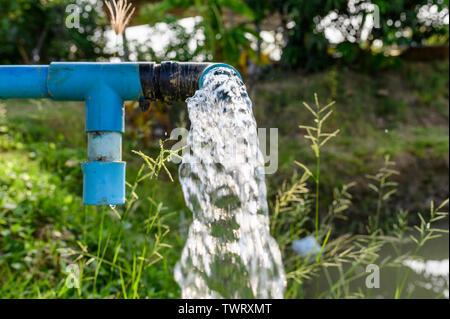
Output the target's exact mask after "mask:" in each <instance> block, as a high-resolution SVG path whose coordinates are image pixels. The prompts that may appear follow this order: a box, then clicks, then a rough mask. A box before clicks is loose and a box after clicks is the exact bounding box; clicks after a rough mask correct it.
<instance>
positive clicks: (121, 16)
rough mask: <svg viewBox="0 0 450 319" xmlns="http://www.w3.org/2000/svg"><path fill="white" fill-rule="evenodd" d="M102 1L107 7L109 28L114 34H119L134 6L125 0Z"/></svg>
mask: <svg viewBox="0 0 450 319" xmlns="http://www.w3.org/2000/svg"><path fill="white" fill-rule="evenodd" d="M104 2H105V5H106V7H107V8H108V12H109V16H110V20H109V23H110V24H111V28H112V29H113V30H114V32H115V33H116V35H121V34H122V33H123V32H124V30H125V28H126V26H127V25H128V23H129V22H130V19H131V17H132V16H133V13H134V11H135V8H134V7H133V5H132V4H131V3H128V1H127V0H112V1H110V0H105V1H104Z"/></svg>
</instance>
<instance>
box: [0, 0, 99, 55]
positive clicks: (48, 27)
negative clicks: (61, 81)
mask: <svg viewBox="0 0 450 319" xmlns="http://www.w3.org/2000/svg"><path fill="white" fill-rule="evenodd" d="M73 3H74V2H73V1H69V0H54V1H46V0H37V1H36V0H2V1H0V43H2V45H1V46H0V63H1V64H20V63H21V64H37V63H41V64H46V63H49V62H51V61H58V60H72V61H79V60H85V61H86V60H95V59H96V58H97V57H98V56H102V55H103V53H102V51H103V47H104V44H105V42H104V37H103V31H104V30H105V28H104V27H105V25H106V21H105V19H104V18H103V17H102V16H101V14H100V13H101V9H102V7H101V4H102V2H101V1H99V2H98V3H97V4H95V5H93V4H92V3H90V2H87V1H85V2H83V3H81V4H79V8H80V9H81V12H80V26H81V28H80V29H76V28H67V27H66V25H65V21H66V18H67V15H68V14H70V12H67V13H66V8H67V6H68V5H70V4H73ZM94 34H95V35H96V37H94ZM98 34H100V36H98ZM94 38H98V39H96V40H93V39H94Z"/></svg>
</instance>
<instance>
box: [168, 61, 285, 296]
mask: <svg viewBox="0 0 450 319" xmlns="http://www.w3.org/2000/svg"><path fill="white" fill-rule="evenodd" d="M187 105H188V112H189V118H190V120H191V128H190V131H189V134H188V138H187V144H188V146H189V148H190V152H189V154H186V155H184V156H183V160H182V163H181V165H180V167H179V176H180V182H181V186H182V189H183V193H184V198H185V201H186V204H187V206H188V207H189V209H190V210H191V211H192V212H193V215H194V220H193V222H192V224H191V226H190V228H189V234H188V238H187V241H186V244H185V247H184V249H183V252H182V256H181V259H180V261H179V262H178V263H177V265H176V267H175V280H176V281H177V282H178V284H179V285H180V286H181V288H182V297H183V298H283V293H284V287H285V282H286V279H285V273H284V269H283V265H282V261H281V253H280V250H279V247H278V245H277V243H276V241H275V240H274V239H273V238H272V237H271V236H270V232H269V217H268V206H267V199H266V184H265V176H264V160H263V155H262V153H261V152H260V150H259V144H258V136H257V126H256V121H255V118H254V116H253V112H252V103H251V101H250V99H249V97H248V95H247V91H246V88H245V85H244V83H243V82H242V81H241V80H240V79H239V77H238V76H237V75H236V73H235V72H234V71H233V70H232V69H228V68H223V67H218V68H215V69H213V70H212V71H210V72H208V73H207V74H206V75H205V77H204V82H203V87H202V89H200V90H198V91H197V92H196V93H195V95H194V96H193V97H191V98H189V99H188V100H187Z"/></svg>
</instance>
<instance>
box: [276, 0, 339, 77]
mask: <svg viewBox="0 0 450 319" xmlns="http://www.w3.org/2000/svg"><path fill="white" fill-rule="evenodd" d="M267 1H269V4H270V7H271V11H272V12H277V13H278V14H279V15H280V17H281V26H282V28H283V32H284V38H285V45H284V48H283V54H282V61H283V62H285V63H287V64H289V65H291V66H294V67H303V68H306V69H308V70H318V69H320V68H321V67H323V66H325V65H327V64H328V63H329V60H330V57H329V55H328V53H327V49H328V41H327V39H326V38H325V35H324V33H323V32H319V31H318V30H317V28H316V26H317V23H318V22H319V21H320V17H324V16H325V15H327V14H328V13H329V12H330V11H331V10H341V9H343V8H344V7H346V6H347V0H329V1H322V0H286V1H277V0H267Z"/></svg>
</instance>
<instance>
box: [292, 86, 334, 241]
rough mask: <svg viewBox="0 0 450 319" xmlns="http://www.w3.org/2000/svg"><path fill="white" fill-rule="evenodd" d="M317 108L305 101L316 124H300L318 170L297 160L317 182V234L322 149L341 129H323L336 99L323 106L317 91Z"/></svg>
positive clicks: (304, 103) (315, 98) (315, 94)
mask: <svg viewBox="0 0 450 319" xmlns="http://www.w3.org/2000/svg"><path fill="white" fill-rule="evenodd" d="M314 100H315V104H316V105H315V108H314V109H313V108H312V107H311V106H309V104H308V103H306V102H303V105H304V106H305V107H306V109H307V110H308V111H309V112H310V113H311V114H312V115H313V117H314V126H307V125H300V126H299V127H300V128H301V129H305V130H306V133H307V134H306V135H305V136H304V137H305V138H306V139H307V140H308V141H309V142H310V144H311V148H312V149H313V151H314V156H315V158H316V172H315V174H313V173H312V172H311V171H310V170H309V169H308V168H307V167H306V166H305V165H304V164H302V163H300V162H298V161H295V163H296V164H297V165H298V166H300V167H301V168H303V169H304V170H305V172H307V173H308V174H309V175H310V176H311V177H312V178H313V179H314V182H315V184H316V207H315V213H316V214H315V230H316V236H318V232H319V187H320V149H321V147H323V146H324V145H325V144H326V143H327V142H328V141H329V140H330V139H332V138H333V137H336V136H337V135H338V133H339V130H336V131H334V132H332V133H329V132H325V131H324V130H323V127H324V123H325V121H326V120H327V119H328V118H329V117H330V116H331V114H333V110H330V108H331V106H333V105H334V103H335V102H334V101H333V102H331V103H329V104H327V105H326V106H323V107H321V106H320V104H319V99H318V97H317V93H314Z"/></svg>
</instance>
